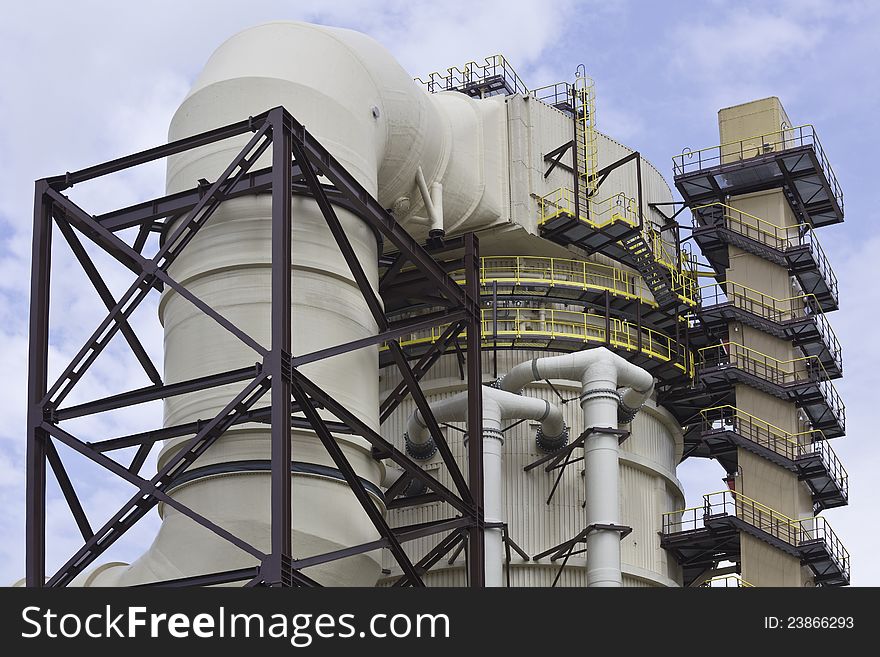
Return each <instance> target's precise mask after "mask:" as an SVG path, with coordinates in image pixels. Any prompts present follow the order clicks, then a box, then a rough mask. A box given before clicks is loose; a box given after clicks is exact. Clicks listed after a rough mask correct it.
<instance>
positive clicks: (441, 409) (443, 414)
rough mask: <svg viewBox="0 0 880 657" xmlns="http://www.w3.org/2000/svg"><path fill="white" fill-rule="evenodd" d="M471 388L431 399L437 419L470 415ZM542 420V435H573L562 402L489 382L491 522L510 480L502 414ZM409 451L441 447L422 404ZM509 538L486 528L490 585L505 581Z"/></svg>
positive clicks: (500, 518) (499, 513) (423, 454)
mask: <svg viewBox="0 0 880 657" xmlns="http://www.w3.org/2000/svg"><path fill="white" fill-rule="evenodd" d="M467 406H468V397H467V393H460V394H458V395H455V396H454V397H450V398H449V399H445V400H443V401H439V402H434V403H433V404H431V412H432V413H433V414H434V419H435V420H437V422H449V421H464V420H467ZM513 419H516V420H536V421H538V422H540V423H541V428H540V430H539V433H538V441H539V443H541V441H542V440H543V441H545V442H544V443H543V444H547V445H552V446H554V447H557V448H558V447H562V446H563V445H564V444H565V442H566V440H567V439H568V430H567V428H566V426H565V422H564V421H563V419H562V411H561V410H560V409H559V407H558V406H555V405H553V404H551V403H550V402H548V401H544V400H543V399H533V398H531V397H521V396H520V395H515V394H513V393H511V392H506V391H504V390H497V389H495V388H489V387H487V386H483V512H484V515H485V519H486V523H487V524H496V525H498V524H501V523H503V522H504V505H503V501H502V493H503V490H504V480H503V475H502V468H501V455H502V451H503V450H502V448H503V446H504V434H503V433H502V432H501V421H502V420H513ZM406 447H407V451H408V452H409V453H410V454H411V455H412V456H414V457H415V458H422V459H425V458H430V457H431V456H432V455H433V454H434V452H435V451H436V447H435V446H434V443H433V440H432V439H431V437H430V434H429V433H428V428H427V425H426V424H425V421H424V418H423V417H422V414H421V412H420V411H419V410H418V409H416V410H415V411H414V412H413V414H412V415H411V416H410V418H409V421H408V423H407V432H406ZM503 561H504V543H503V534H502V530H501V528H500V527H493V528H490V529H486V533H485V562H486V586H490V587H499V586H503V573H504V570H503V565H502V564H503Z"/></svg>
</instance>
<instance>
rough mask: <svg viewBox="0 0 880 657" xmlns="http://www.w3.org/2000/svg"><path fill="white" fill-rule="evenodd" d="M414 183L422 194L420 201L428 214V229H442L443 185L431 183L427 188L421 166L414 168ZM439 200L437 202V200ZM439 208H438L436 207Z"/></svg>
mask: <svg viewBox="0 0 880 657" xmlns="http://www.w3.org/2000/svg"><path fill="white" fill-rule="evenodd" d="M416 185H417V186H418V188H419V193H421V195H422V201H424V203H425V211H426V212H427V214H428V221H429V225H430V230H431V231H432V232H433V231H435V230H439V231H441V232H442V231H443V214H442V211H443V186H442V185H441V184H440V183H439V182H435V183H432V184H431V190H430V191H429V190H428V183H426V182H425V174H424V172H423V171H422V167H421V166H419V167H418V168H417V169H416ZM437 201H439V203H438V202H437ZM438 208H439V209H438Z"/></svg>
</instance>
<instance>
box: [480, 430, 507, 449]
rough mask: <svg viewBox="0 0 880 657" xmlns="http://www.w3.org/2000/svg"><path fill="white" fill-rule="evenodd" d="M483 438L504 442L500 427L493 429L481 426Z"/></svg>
mask: <svg viewBox="0 0 880 657" xmlns="http://www.w3.org/2000/svg"><path fill="white" fill-rule="evenodd" d="M483 438H484V439H485V438H494V439H495V440H497V441H499V442H501V444H502V445H503V444H504V434H503V433H501V430H500V429H493V428H489V427H483Z"/></svg>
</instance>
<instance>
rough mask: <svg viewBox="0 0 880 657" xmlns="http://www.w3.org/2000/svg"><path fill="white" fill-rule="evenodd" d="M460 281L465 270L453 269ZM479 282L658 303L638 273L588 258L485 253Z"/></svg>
mask: <svg viewBox="0 0 880 657" xmlns="http://www.w3.org/2000/svg"><path fill="white" fill-rule="evenodd" d="M450 276H451V277H452V278H453V279H455V280H456V281H458V282H463V281H464V270H457V271H454V272H450ZM480 283H481V284H482V285H483V286H484V287H488V286H491V285H492V284H493V283H498V284H499V285H502V286H503V285H528V284H540V285H545V286H548V287H554V286H559V287H565V288H574V289H580V290H595V291H597V292H609V293H610V294H612V295H614V296H617V297H623V298H626V299H633V300H638V301H641V302H642V303H644V304H645V305H648V306H653V307H656V306H657V302H656V301H654V299H653V298H652V297H651V291H650V290H649V289H648V286H647V285H646V284H645V281H644V279H642V277H641V276H640V275H638V274H637V273H635V272H631V271H628V270H626V269H621V268H620V267H614V266H611V265H605V264H602V263H598V262H587V261H585V260H570V259H567V258H544V257H541V256H484V257H482V258H480Z"/></svg>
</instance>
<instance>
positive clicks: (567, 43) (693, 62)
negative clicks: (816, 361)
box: [0, 0, 880, 585]
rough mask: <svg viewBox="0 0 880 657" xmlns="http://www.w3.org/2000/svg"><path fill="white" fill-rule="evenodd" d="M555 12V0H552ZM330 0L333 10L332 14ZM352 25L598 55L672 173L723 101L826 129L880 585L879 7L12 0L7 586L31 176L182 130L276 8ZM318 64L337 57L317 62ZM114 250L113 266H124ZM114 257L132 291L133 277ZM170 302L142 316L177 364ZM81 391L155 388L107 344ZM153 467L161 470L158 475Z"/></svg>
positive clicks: (97, 501) (1, 141)
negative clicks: (219, 60)
mask: <svg viewBox="0 0 880 657" xmlns="http://www.w3.org/2000/svg"><path fill="white" fill-rule="evenodd" d="M551 6H552V8H548V7H551ZM314 7H319V9H317V10H316V9H313V8H314ZM279 18H286V19H301V20H312V21H316V22H322V23H327V24H332V25H339V26H343V27H351V28H354V29H358V30H361V31H364V32H367V33H368V34H371V35H372V36H374V37H375V38H376V39H378V40H379V41H380V42H382V43H383V44H385V46H386V47H388V48H389V49H390V50H391V51H392V52H393V53H394V54H395V55H396V56H397V57H398V59H399V60H400V61H401V63H402V64H403V66H404V67H405V68H406V69H407V70H409V71H410V72H411V73H412V74H413V75H418V74H424V73H426V72H429V71H432V70H438V69H443V68H445V67H447V66H450V65H453V64H461V63H463V62H465V61H468V60H471V59H477V58H482V57H484V56H486V55H489V54H494V53H502V54H504V55H505V56H506V57H507V58H508V59H509V60H510V61H511V62H512V64H513V65H514V67H515V68H516V69H517V71H518V72H519V73H520V75H521V76H522V77H523V78H524V80H525V81H526V83H527V84H529V85H530V86H540V85H543V84H547V83H550V82H555V81H558V80H563V79H570V78H571V77H572V76H573V74H574V69H575V67H576V66H577V65H578V64H580V63H584V64H585V65H586V68H587V71H588V72H589V73H590V74H591V75H592V76H593V77H594V79H595V80H596V85H597V98H598V112H597V115H598V125H599V128H600V129H601V130H603V131H604V132H607V133H609V134H610V135H612V136H613V137H615V138H617V139H618V140H620V141H622V142H624V143H627V144H629V145H630V146H633V147H635V148H637V149H639V150H641V151H642V153H643V154H644V155H646V156H647V157H648V158H649V159H650V160H652V161H653V162H654V163H655V164H656V165H657V166H658V167H659V168H660V170H661V171H662V172H663V173H664V174H665V175H667V177H668V178H669V179H671V157H672V156H673V155H675V154H676V153H680V152H681V151H682V149H683V148H685V147H689V148H700V147H703V146H710V145H713V144H715V143H717V140H718V136H717V123H716V112H717V110H718V109H719V108H721V107H725V106H728V105H732V104H737V103H741V102H745V101H748V100H752V99H755V98H760V97H764V96H768V95H776V96H779V97H780V98H781V99H782V101H783V103H784V105H785V107H786V109H787V111H788V114H789V116H790V117H791V119H792V121H793V122H795V123H796V124H797V123H813V124H815V125H816V128H817V131H818V134H819V137H820V139H821V142H822V144H823V146H824V148H825V150H826V152H827V153H828V155H829V157H830V159H831V162H832V166H833V167H834V170H835V172H836V174H837V177H838V179H839V180H840V182H841V184H842V185H843V189H844V193H845V198H846V222H845V223H844V224H843V225H841V226H837V227H833V228H827V229H823V230H822V231H821V232H820V239H821V241H822V243H823V246H824V247H825V249H826V251H827V252H828V255H829V258H830V260H831V262H832V265H833V267H834V269H835V271H836V273H837V275H838V277H839V278H840V281H841V310H840V311H838V312H836V313H834V314H833V315H832V316H831V318H830V319H831V323H832V325H833V326H834V328H835V330H836V332H837V334H838V336H839V337H840V339H841V341H842V343H843V346H844V361H845V370H846V372H845V373H846V377H845V378H844V379H843V381H841V382H838V383H837V386H838V389H839V391H840V392H841V394H842V395H843V397H844V400H845V401H846V403H847V425H848V436H847V437H846V438H843V439H839V440H837V441H835V443H834V448H835V450H836V451H837V452H838V454H839V456H840V457H841V459H842V460H843V462H844V465H845V466H846V467H847V469H848V471H849V473H850V479H851V493H850V495H851V500H852V503H851V504H850V506H849V507H847V508H845V509H839V510H833V511H831V512H829V513H828V514H827V516H828V518H829V520H830V522H831V524H832V525H833V527H834V528H835V530H836V531H837V532H838V534H839V535H840V537H841V538H842V540H843V541H844V543H845V544H846V546H847V547H848V548H849V550H850V552H851V554H852V562H853V563H852V568H853V583H854V584H857V585H880V562H878V560H877V559H876V558H875V557H874V554H873V551H874V546H875V545H876V543H877V541H878V538H880V531H878V529H877V520H878V514H877V511H876V506H875V504H874V498H873V497H872V491H873V487H872V485H871V484H872V483H873V480H874V479H875V477H876V472H875V467H876V466H875V463H878V459H877V458H876V457H877V456H878V450H877V447H876V445H875V442H874V432H873V430H872V426H873V425H874V422H873V421H872V420H871V417H872V416H871V409H872V406H873V405H875V401H874V397H875V392H874V388H873V387H872V386H873V385H875V380H876V376H875V372H876V371H877V366H878V364H880V363H878V353H880V348H878V344H880V343H878V341H876V340H874V336H875V334H876V332H877V329H876V323H875V322H876V319H877V308H880V290H878V286H877V285H876V284H875V283H874V272H875V268H874V258H876V255H875V254H877V253H880V232H878V231H877V230H876V228H875V227H874V224H873V222H874V221H875V220H877V219H878V218H880V217H878V210H877V206H876V202H871V201H873V200H874V199H873V198H872V190H873V188H874V185H873V180H872V179H871V177H872V176H873V175H874V171H873V169H872V165H873V163H874V160H876V158H877V155H876V149H877V146H878V144H877V142H878V139H877V136H876V127H875V125H874V123H875V121H876V118H877V116H878V105H880V103H878V96H880V80H878V77H880V76H878V72H877V62H878V61H880V38H878V36H880V3H876V2H868V1H863V2H859V1H847V0H836V1H825V0H799V1H794V0H782V1H779V2H773V3H764V2H756V1H751V2H745V1H744V2H734V1H730V0H728V1H727V2H718V1H713V0H702V1H699V2H697V1H695V2H686V1H672V2H659V1H658V2H648V1H641V2H639V1H636V0H629V1H627V0H605V1H603V2H592V1H582V2H572V1H570V0H569V1H566V0H563V1H561V2H554V3H552V5H551V3H546V2H517V1H508V2H498V1H489V2H480V3H475V2H460V1H450V2H439V1H432V2H423V1H420V0H410V1H407V2H402V1H401V2H384V3H382V2H376V1H368V0H354V1H350V2H339V1H336V2H334V1H325V2H322V3H314V2H270V1H266V0H251V2H249V3H247V6H245V5H243V4H242V3H232V2H207V1H202V0H197V1H190V2H185V3H184V2H180V1H179V0H177V1H176V2H170V1H168V0H159V1H155V2H151V3H119V2H109V1H107V2H96V1H82V0H81V1H79V2H63V1H60V0H59V1H55V2H46V3H39V4H38V3H16V4H14V5H11V6H9V7H5V8H4V17H3V21H2V23H0V80H2V84H0V153H2V154H3V164H2V176H0V365H2V367H3V370H4V371H3V375H2V377H0V409H2V413H3V417H4V422H2V423H0V508H3V509H4V511H5V513H4V514H3V516H2V517H0V583H2V582H7V583H8V582H11V581H13V580H15V579H17V578H18V577H19V576H20V575H21V574H22V572H23V529H24V497H23V496H24V466H23V455H24V426H25V422H24V417H25V380H26V370H27V365H26V364H27V359H26V350H27V302H28V280H29V249H30V224H31V213H32V209H31V208H32V193H33V192H32V190H33V181H34V180H35V179H36V178H40V177H43V176H46V175H53V174H57V173H61V172H63V171H65V170H74V169H77V168H79V167H82V166H86V165H89V164H93V163H95V162H99V161H104V160H107V159H110V158H113V157H117V156H119V155H123V154H126V153H130V152H133V151H136V150H139V149H143V148H147V147H150V146H153V145H156V144H159V143H162V142H163V141H164V139H165V136H166V130H167V126H168V123H169V121H170V118H171V115H172V113H173V112H174V110H175V109H176V107H177V105H178V104H179V102H180V101H181V99H182V98H183V96H184V95H185V94H186V91H187V89H188V87H189V84H190V83H191V81H192V80H193V78H194V76H195V75H196V74H197V73H198V71H199V69H200V67H201V66H202V64H203V63H204V61H205V60H206V59H207V57H208V56H209V55H210V53H211V52H212V50H213V49H214V48H215V47H216V46H217V45H218V44H219V43H220V42H221V41H222V40H223V39H225V38H226V37H228V36H230V35H232V34H233V33H235V32H237V31H239V30H240V29H243V28H245V27H248V26H249V25H253V24H256V23H260V22H263V21H266V20H272V19H279ZM315 65H320V62H319V61H318V62H315ZM163 180H164V172H163V170H162V168H161V167H160V166H156V167H146V168H144V169H143V170H142V171H137V172H133V173H131V174H128V175H123V176H116V177H114V179H112V180H110V181H108V182H107V183H106V184H104V185H103V186H100V187H99V188H94V189H93V188H90V187H89V188H83V189H82V190H79V189H75V190H74V191H73V196H74V198H75V200H77V201H78V202H80V203H82V204H83V205H85V206H86V207H88V208H90V209H91V210H92V211H95V212H98V211H101V210H102V209H106V208H110V207H113V206H116V205H121V204H123V203H128V202H133V201H136V200H139V199H143V198H147V197H150V196H154V195H157V194H158V193H161V191H162V187H163ZM58 257H59V260H58V263H57V269H56V272H60V273H61V274H62V275H61V276H60V277H59V278H60V279H61V280H60V282H59V283H58V284H57V285H56V287H55V288H53V290H52V292H53V301H54V304H55V306H54V308H55V311H54V318H55V320H56V322H57V326H58V327H59V328H58V329H57V330H56V331H55V332H53V335H52V355H53V357H54V360H55V362H56V363H59V364H60V363H61V362H62V361H65V362H66V361H67V360H69V359H70V357H71V356H72V353H73V352H75V350H76V349H77V348H78V347H79V346H80V344H81V342H82V340H83V338H84V337H85V336H86V335H88V333H90V332H91V330H92V329H93V328H94V325H95V324H96V322H97V321H98V319H97V316H98V315H99V314H100V313H101V312H102V308H101V306H100V303H99V302H98V301H97V300H96V297H95V295H94V293H93V291H92V290H91V289H90V288H89V287H88V284H87V283H84V279H83V278H82V277H81V275H80V274H78V272H77V268H76V267H75V266H74V265H73V264H72V263H71V262H70V259H69V258H67V257H66V256H65V255H64V253H63V250H60V249H59V253H58ZM101 262H102V263H104V262H106V261H104V260H102V261H101ZM110 270H111V287H112V288H113V289H114V291H117V292H118V291H119V289H120V288H123V289H124V287H125V286H127V283H128V282H129V281H128V279H127V278H126V276H125V274H124V273H122V272H119V271H117V270H113V268H112V267H110ZM155 316H156V315H155V307H154V306H152V307H151V306H147V307H145V308H144V309H143V310H142V311H139V313H138V314H137V316H136V317H135V319H134V321H135V323H136V324H137V325H138V326H140V327H141V328H142V329H143V331H144V333H145V334H146V335H147V339H146V343H147V348H148V349H149V350H150V351H151V352H152V353H153V354H155V355H156V360H158V361H161V358H160V357H159V355H160V354H161V333H160V332H159V331H158V327H157V326H156V322H155ZM107 357H108V360H107V367H106V368H104V369H103V370H101V372H100V376H95V377H92V378H90V379H88V380H84V381H83V385H84V389H83V393H82V394H83V397H89V396H92V397H95V396H99V395H103V394H110V393H111V392H115V391H118V390H121V389H124V388H129V387H135V386H137V385H141V384H143V383H144V381H143V377H142V375H140V374H139V373H138V370H137V368H136V366H132V363H131V361H130V359H128V358H127V356H126V354H125V352H124V350H122V349H120V350H111V351H110V352H109V353H108V354H107ZM160 413H161V407H160V406H157V405H155V404H154V405H146V406H144V407H141V408H139V409H137V411H136V412H134V413H129V414H125V415H123V414H110V417H108V418H104V419H101V420H99V421H92V422H83V423H80V425H79V427H77V430H80V431H82V432H83V435H86V434H87V433H89V432H94V433H96V434H101V433H105V432H115V433H124V432H126V431H129V430H130V431H135V430H138V429H141V428H147V427H149V426H150V425H151V423H154V422H155V419H156V418H157V417H159V414H160ZM149 465H150V464H148V467H149ZM84 472H85V474H87V476H86V477H85V484H84V485H83V487H82V490H81V494H82V495H83V497H84V498H85V499H86V502H87V506H88V508H89V509H92V510H93V513H94V515H93V520H94V522H95V523H97V522H98V521H99V520H101V519H103V518H105V517H107V515H108V514H109V513H110V512H111V511H113V510H115V509H113V508H112V507H113V506H114V504H116V503H117V502H118V500H119V499H120V497H121V496H122V495H123V494H125V493H126V492H128V489H126V488H125V487H124V485H120V484H118V483H116V482H115V481H114V480H113V479H111V478H109V477H107V476H106V475H104V474H103V473H101V472H100V471H99V470H98V469H88V470H85V471H84ZM720 472H721V471H720V469H719V468H718V467H717V466H715V465H714V464H713V463H710V462H702V461H696V462H688V463H686V464H685V465H684V466H683V467H682V468H681V470H680V473H681V478H682V480H683V481H684V483H685V486H686V488H687V491H688V497H689V500H690V501H695V500H697V499H698V498H699V496H700V494H701V493H703V492H709V491H711V490H715V489H717V488H718V487H719V483H720V482H719V477H720V476H721V475H720ZM156 523H157V521H156V519H155V518H153V517H151V518H150V519H149V520H148V521H146V520H145V521H144V522H143V523H142V526H140V527H139V529H138V531H137V532H136V533H135V534H134V535H132V537H131V539H130V540H128V541H126V542H124V543H123V544H121V545H120V546H119V547H118V548H116V549H114V551H113V554H112V555H110V556H116V557H118V558H120V559H123V560H126V559H130V558H132V557H134V556H136V555H137V554H138V553H139V552H140V551H141V550H142V549H143V547H144V545H145V544H146V543H148V542H149V541H150V540H151V538H152V536H153V533H154V531H155V526H156ZM49 536H50V544H51V545H50V551H49V560H50V565H52V566H57V565H59V559H60V558H61V556H62V555H63V554H64V553H65V552H67V553H68V554H69V553H70V551H71V550H72V548H73V547H74V543H75V541H76V537H75V528H74V527H73V525H72V523H71V522H70V521H69V520H67V519H66V518H65V513H64V508H63V502H62V501H61V500H59V499H57V496H56V495H54V494H53V495H52V499H51V502H50V522H49Z"/></svg>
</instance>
